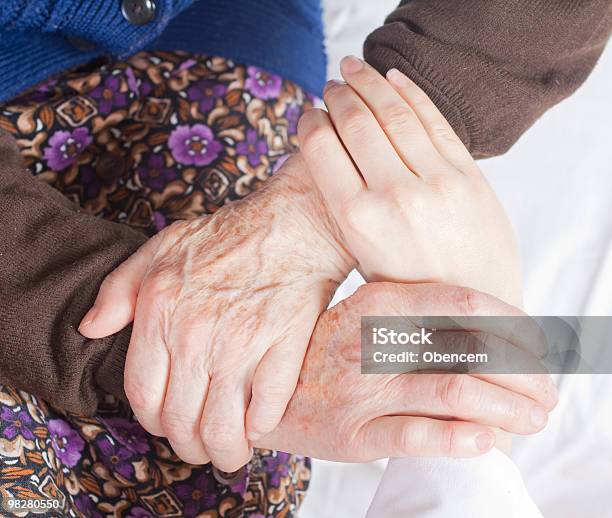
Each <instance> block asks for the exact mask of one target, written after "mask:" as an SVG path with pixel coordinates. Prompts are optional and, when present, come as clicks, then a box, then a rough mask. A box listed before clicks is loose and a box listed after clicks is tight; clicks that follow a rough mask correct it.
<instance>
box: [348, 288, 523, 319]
mask: <svg viewBox="0 0 612 518" xmlns="http://www.w3.org/2000/svg"><path fill="white" fill-rule="evenodd" d="M360 290H361V291H364V292H369V291H372V292H378V293H379V295H378V297H379V298H381V296H382V295H380V293H384V292H385V291H386V292H387V293H388V295H387V298H388V303H387V306H389V307H388V308H386V311H387V313H386V314H387V315H388V316H393V315H399V316H403V315H410V314H412V315H414V316H418V315H425V316H441V317H447V318H446V319H445V321H446V320H447V319H448V315H451V316H452V317H453V319H454V317H475V316H521V317H525V313H524V312H523V311H521V310H520V309H519V308H517V307H515V306H512V305H510V304H507V303H506V302H503V301H502V300H500V299H498V298H497V297H494V296H493V295H489V294H488V293H483V292H481V291H477V290H474V289H472V288H465V287H462V286H451V285H449V284H440V283H423V284H397V283H389V282H384V283H369V284H365V285H364V286H362V287H361V288H360ZM415 321H418V320H415ZM426 322H427V323H429V322H430V321H426ZM431 322H435V321H431ZM425 327H429V326H425ZM442 328H444V326H442Z"/></svg>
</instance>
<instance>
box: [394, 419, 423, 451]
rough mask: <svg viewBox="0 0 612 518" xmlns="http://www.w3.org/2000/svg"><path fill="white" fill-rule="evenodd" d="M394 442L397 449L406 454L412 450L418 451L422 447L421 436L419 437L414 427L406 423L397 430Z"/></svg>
mask: <svg viewBox="0 0 612 518" xmlns="http://www.w3.org/2000/svg"><path fill="white" fill-rule="evenodd" d="M395 442H396V444H395V447H396V448H397V450H398V451H401V452H404V453H405V454H408V453H409V452H412V451H418V450H419V449H420V448H421V447H422V445H423V437H420V434H419V433H418V431H417V430H415V427H413V426H410V425H406V426H403V427H402V428H401V429H400V430H399V433H398V434H397V438H396V440H395Z"/></svg>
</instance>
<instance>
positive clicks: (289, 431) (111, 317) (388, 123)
mask: <svg viewBox="0 0 612 518" xmlns="http://www.w3.org/2000/svg"><path fill="white" fill-rule="evenodd" d="M343 73H344V75H345V78H346V79H347V81H348V83H349V84H348V85H344V84H335V85H332V86H331V87H328V88H327V90H326V93H325V101H326V103H327V105H328V109H329V115H327V114H326V113H325V112H322V111H318V110H313V111H311V112H309V113H308V114H306V115H305V117H304V118H303V120H302V121H301V124H300V137H301V140H302V147H303V150H302V156H301V157H300V156H297V157H295V158H294V159H292V160H291V161H289V162H288V163H287V164H286V165H285V166H284V167H283V169H282V170H281V171H280V172H279V173H277V175H276V176H275V177H274V178H273V179H271V180H270V181H269V182H268V184H267V185H266V186H265V187H264V188H263V189H262V190H260V191H259V192H258V193H256V194H254V195H252V196H251V197H249V198H247V199H245V200H242V201H239V202H235V203H233V204H231V205H228V206H226V207H223V208H221V209H220V210H219V211H218V212H217V213H215V215H214V216H212V217H203V218H200V219H196V220H192V221H188V222H178V223H175V224H173V225H172V226H170V227H168V228H167V229H165V230H164V231H162V232H161V233H160V234H159V235H158V236H156V237H155V238H153V239H152V240H150V241H149V242H148V243H147V244H146V245H145V246H143V247H142V249H141V250H139V251H138V252H137V253H136V254H135V255H134V256H132V257H131V258H130V259H129V260H128V261H126V262H125V263H124V264H123V265H121V266H120V267H119V268H118V269H117V270H116V271H115V272H113V273H112V274H111V275H110V276H109V277H108V278H107V279H106V280H105V282H104V283H103V285H102V287H101V289H100V293H99V295H98V299H97V301H96V304H95V305H94V307H93V308H92V309H91V310H90V312H89V313H88V314H87V315H86V317H85V318H84V320H83V323H82V324H81V327H80V330H81V332H82V333H83V334H84V335H86V336H88V337H90V338H99V337H102V336H107V335H109V334H112V333H114V332H117V331H118V330H120V329H121V328H123V327H124V326H126V325H127V324H129V323H130V322H131V321H132V320H133V321H134V327H133V332H132V340H131V343H130V348H129V351H128V356H127V362H126V371H125V389H126V394H127V396H128V399H129V400H130V403H131V405H132V408H133V410H134V413H135V414H136V416H137V417H138V419H139V421H140V422H141V424H142V425H143V426H144V427H145V428H146V429H147V430H148V431H149V432H151V433H153V434H156V435H163V436H167V437H168V439H169V440H170V442H171V444H172V446H173V448H174V449H175V451H176V453H177V455H179V456H180V457H181V458H182V459H183V460H185V461H187V462H191V463H204V462H208V461H209V460H212V462H213V463H214V464H215V465H216V466H217V467H218V468H220V469H222V470H224V471H233V470H235V469H237V468H238V467H240V466H242V465H244V464H245V463H246V462H247V461H248V459H249V456H250V448H251V446H253V445H255V446H262V447H270V448H273V449H280V450H284V451H289V452H295V453H303V454H308V455H313V456H317V457H322V458H333V459H334V460H366V459H372V458H378V457H387V456H401V455H456V456H471V455H477V454H478V453H482V452H484V451H487V450H488V449H490V448H491V447H492V445H493V444H494V436H493V432H492V431H491V429H490V428H488V427H489V426H490V427H495V428H500V429H503V430H506V431H509V432H515V433H534V432H536V431H538V430H540V429H541V428H542V427H543V426H544V425H545V423H546V417H547V412H548V411H549V410H550V409H551V408H552V406H554V403H555V401H554V399H555V397H554V388H553V386H552V383H551V382H550V379H549V378H548V377H545V376H520V377H516V376H489V377H488V378H487V379H483V378H476V377H471V376H457V375H450V374H448V375H445V374H430V375H424V374H415V375H401V376H399V375H398V376H373V377H368V376H361V375H360V371H359V363H358V362H359V350H358V349H357V348H356V346H355V344H356V343H357V342H358V337H359V319H358V318H357V315H360V314H394V311H396V312H397V313H396V314H401V313H403V314H448V315H456V314H465V313H466V312H467V313H470V312H476V313H479V312H484V313H486V314H495V315H498V314H504V315H514V314H517V312H518V310H517V309H515V308H512V307H511V306H508V305H506V304H505V303H503V302H501V301H500V300H497V299H495V298H494V297H492V296H489V295H482V294H478V293H477V292H474V291H470V290H469V289H467V290H466V289H462V288H451V287H449V286H445V285H434V284H423V285H418V286H417V285H415V286H407V285H393V284H387V283H383V284H374V285H372V286H368V287H366V288H363V289H362V290H361V291H360V292H359V293H358V294H357V295H356V296H355V297H354V298H352V299H351V300H349V301H347V302H345V303H343V304H342V305H341V306H340V307H339V308H335V309H333V310H330V311H328V312H325V313H324V314H323V316H322V317H321V319H320V321H319V323H318V325H317V326H316V329H315V332H314V334H313V335H312V340H311V342H310V349H309V350H308V357H307V360H306V363H305V365H304V367H303V369H302V374H301V378H300V380H301V383H299V384H298V383H297V382H298V377H299V376H300V369H301V368H302V362H303V359H304V355H305V354H306V350H307V345H308V343H309V339H310V337H311V334H312V333H313V329H314V328H315V323H316V322H317V318H318V317H319V315H320V314H321V313H322V312H323V311H324V309H325V307H326V306H327V304H328V303H329V300H330V298H331V296H332V295H333V292H334V290H335V288H336V287H337V285H338V284H339V283H340V282H341V281H342V280H343V278H344V277H345V275H346V274H347V273H348V272H349V271H350V270H351V269H352V268H353V267H354V266H358V267H359V269H360V271H361V272H362V273H363V274H364V275H365V277H366V278H367V279H368V280H370V281H381V280H393V281H400V282H410V283H423V282H429V283H432V282H436V283H453V284H457V285H462V286H468V287H471V288H476V289H479V290H481V291H484V292H487V293H490V294H492V295H495V296H497V297H499V298H500V299H502V300H504V301H506V302H509V303H511V304H514V305H520V274H519V267H518V259H517V253H516V247H515V245H514V239H513V235H512V231H511V229H510V226H509V224H508V222H507V220H506V217H505V214H504V212H503V209H502V208H501V206H500V204H499V203H498V202H497V199H496V198H495V196H494V194H493V192H492V191H491V189H490V188H489V186H488V185H487V183H486V181H485V180H484V178H483V177H482V175H481V173H480V172H479V170H478V168H477V166H476V164H475V163H474V161H473V160H472V158H471V157H470V155H469V153H468V152H467V150H465V148H464V147H463V145H462V144H461V142H460V141H459V139H458V138H457V137H456V136H455V135H454V133H453V132H452V129H450V126H448V124H447V123H446V121H445V120H444V119H443V118H442V116H441V115H440V114H439V112H438V111H437V110H436V108H435V106H434V105H433V104H432V103H431V101H430V100H429V99H428V98H427V97H426V96H425V95H424V94H423V93H422V92H420V90H418V88H417V87H416V86H415V85H413V84H412V83H410V81H409V80H408V79H407V78H405V77H403V76H402V77H400V76H398V75H397V74H395V73H391V74H390V76H389V79H390V81H387V80H385V79H384V78H383V77H382V76H380V75H379V74H378V73H377V72H376V71H374V70H373V69H371V68H370V67H369V66H367V65H365V64H364V63H363V62H361V61H357V62H356V61H355V60H347V61H345V62H344V65H343ZM309 170H310V172H312V177H311V175H310V173H309ZM312 178H314V181H315V182H316V185H317V187H318V188H317V187H315V186H314V184H313V180H312ZM319 191H320V193H319ZM381 299H382V302H381ZM474 301H477V302H482V301H484V303H483V304H479V303H476V304H475V303H474ZM474 304H475V305H474ZM519 313H520V312H519ZM517 346H523V348H527V349H529V348H530V347H533V344H517ZM296 386H297V389H296ZM294 391H295V394H294ZM292 395H293V398H292ZM290 400H291V403H290V404H289V406H288V407H287V404H288V403H289V401H290ZM283 415H284V417H283ZM449 418H453V419H454V420H449ZM281 419H282V421H281ZM279 423H280V424H279ZM300 431H301V433H300Z"/></svg>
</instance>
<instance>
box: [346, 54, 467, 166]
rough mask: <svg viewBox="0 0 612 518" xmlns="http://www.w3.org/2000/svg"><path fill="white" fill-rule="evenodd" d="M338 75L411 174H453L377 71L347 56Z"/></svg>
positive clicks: (423, 130)
mask: <svg viewBox="0 0 612 518" xmlns="http://www.w3.org/2000/svg"><path fill="white" fill-rule="evenodd" d="M341 71H342V76H343V77H344V79H345V80H346V81H347V83H348V84H349V85H350V86H351V87H352V88H353V89H354V90H355V91H356V92H357V93H358V94H359V96H360V97H361V98H362V99H363V100H364V102H365V103H366V104H367V106H368V108H369V109H370V110H371V111H372V113H373V114H374V116H375V117H376V120H377V121H378V123H379V124H380V126H381V127H382V129H383V130H384V132H385V133H386V135H387V137H388V139H389V140H390V141H391V143H392V144H393V147H394V148H395V149H396V151H397V153H398V155H399V156H400V157H401V158H402V160H403V162H404V163H405V164H406V165H407V166H408V167H409V168H410V169H411V170H412V171H414V172H415V173H417V174H418V175H419V176H421V177H426V176H432V175H437V174H443V173H451V172H452V173H456V171H454V169H453V168H452V167H450V166H449V163H448V162H447V161H445V160H444V159H443V158H442V156H441V155H440V153H439V152H438V150H437V149H436V147H435V146H434V145H433V143H432V141H431V138H430V136H429V135H428V133H427V131H425V128H424V127H423V125H422V124H421V121H420V120H419V118H418V116H417V114H416V113H415V112H414V111H413V110H412V108H411V107H410V105H409V104H408V103H406V101H405V100H404V99H403V98H402V96H401V95H399V94H398V93H397V92H396V91H395V89H394V88H393V87H392V86H391V85H390V84H389V82H388V81H387V80H385V78H384V77H383V76H381V75H380V74H379V73H378V71H377V70H375V69H374V68H373V67H371V66H370V65H368V64H367V63H366V62H365V61H363V60H361V59H359V58H356V57H354V56H348V57H346V58H344V59H343V60H342V63H341Z"/></svg>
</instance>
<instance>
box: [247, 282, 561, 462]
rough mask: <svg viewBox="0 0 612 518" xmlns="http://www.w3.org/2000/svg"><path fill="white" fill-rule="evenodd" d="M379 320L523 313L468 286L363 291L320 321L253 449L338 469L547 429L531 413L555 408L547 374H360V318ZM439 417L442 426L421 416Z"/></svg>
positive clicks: (464, 449)
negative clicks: (274, 423)
mask: <svg viewBox="0 0 612 518" xmlns="http://www.w3.org/2000/svg"><path fill="white" fill-rule="evenodd" d="M381 314H384V315H426V314H432V315H443V314H454V315H458V316H463V315H465V316H479V315H480V316H484V315H519V314H522V313H521V312H520V311H519V310H517V309H516V308H513V307H511V306H509V305H507V304H505V303H503V302H501V301H499V300H498V299H495V298H494V297H492V296H489V295H485V294H483V293H479V292H476V291H474V290H470V289H467V288H458V287H453V286H448V285H439V284H422V285H402V284H393V283H373V284H368V285H365V286H363V287H361V288H360V289H359V290H358V291H357V293H356V294H355V295H353V296H352V297H350V298H349V299H347V300H345V301H343V302H341V303H340V304H338V305H337V306H335V307H334V308H332V309H330V310H328V311H326V312H325V313H323V314H322V315H321V317H320V319H319V321H318V323H317V326H316V328H315V331H314V333H313V336H312V339H311V341H310V346H309V349H308V352H307V356H306V359H305V362H304V365H303V367H302V372H301V374H300V379H299V383H298V387H297V390H296V392H295V394H294V396H293V398H292V399H291V401H290V403H289V406H288V408H287V411H286V413H285V415H284V416H283V419H282V421H281V423H280V425H279V426H278V427H277V428H276V429H275V430H274V432H272V433H271V434H269V435H267V436H265V437H263V438H262V439H260V440H258V441H255V445H256V446H259V447H264V448H272V449H278V450H281V451H288V452H293V453H299V454H302V455H309V456H312V457H316V458H320V459H327V460H333V461H344V462H362V461H369V460H373V459H377V458H385V457H403V456H412V455H416V456H450V457H469V456H475V455H479V454H481V453H483V452H484V451H486V450H487V449H489V448H490V447H491V446H492V443H487V442H486V441H483V442H481V445H484V446H485V447H484V448H479V447H478V446H477V444H476V437H478V436H479V435H481V434H491V433H493V432H492V431H491V429H490V428H489V427H488V426H485V425H490V426H494V427H499V428H501V429H504V430H507V431H510V432H514V433H520V434H531V433H536V432H537V431H539V430H541V429H542V428H543V427H544V426H545V424H546V417H544V419H543V420H540V421H539V422H537V423H536V422H533V421H532V420H531V416H532V411H533V410H534V409H537V410H538V412H539V413H541V414H542V415H544V416H547V414H548V412H549V411H551V410H552V409H553V408H554V406H555V405H556V402H557V392H556V388H555V386H554V384H553V382H552V380H551V378H550V376H548V375H522V376H516V375H490V376H485V377H483V378H475V377H472V376H468V375H459V374H450V373H448V374H424V373H420V374H397V375H381V374H371V375H363V374H361V364H360V356H361V350H360V347H361V346H360V319H361V316H365V315H381ZM521 345H524V344H516V346H517V347H520V346H521ZM436 415H437V416H438V417H439V419H435V418H428V417H423V416H436ZM451 418H454V419H455V420H449V419H451ZM469 421H472V422H469ZM476 423H483V424H476Z"/></svg>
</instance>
